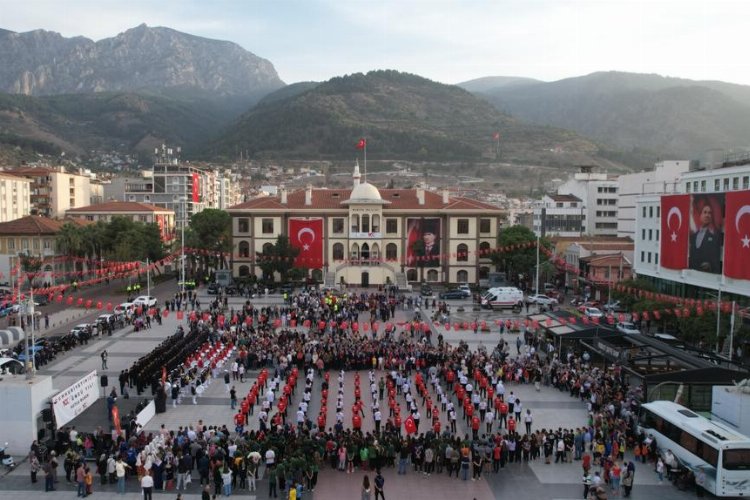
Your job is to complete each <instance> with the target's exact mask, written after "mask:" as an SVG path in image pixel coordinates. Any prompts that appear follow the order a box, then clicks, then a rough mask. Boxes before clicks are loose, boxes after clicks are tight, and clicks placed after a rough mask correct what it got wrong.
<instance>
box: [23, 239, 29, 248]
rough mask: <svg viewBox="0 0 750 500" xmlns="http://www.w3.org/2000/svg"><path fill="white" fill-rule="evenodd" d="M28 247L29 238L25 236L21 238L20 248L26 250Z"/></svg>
mask: <svg viewBox="0 0 750 500" xmlns="http://www.w3.org/2000/svg"><path fill="white" fill-rule="evenodd" d="M28 249H29V240H27V239H26V238H24V239H22V240H21V250H28Z"/></svg>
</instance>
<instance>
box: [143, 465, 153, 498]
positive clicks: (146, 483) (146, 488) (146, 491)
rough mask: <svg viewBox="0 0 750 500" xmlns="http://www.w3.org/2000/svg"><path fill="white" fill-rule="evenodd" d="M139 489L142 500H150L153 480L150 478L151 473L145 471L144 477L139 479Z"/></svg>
mask: <svg viewBox="0 0 750 500" xmlns="http://www.w3.org/2000/svg"><path fill="white" fill-rule="evenodd" d="M141 489H142V490H143V500H152V498H153V497H152V493H153V491H154V478H153V477H151V471H146V475H144V476H143V477H142V478H141Z"/></svg>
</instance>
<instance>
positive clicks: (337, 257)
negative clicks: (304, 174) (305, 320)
mask: <svg viewBox="0 0 750 500" xmlns="http://www.w3.org/2000/svg"><path fill="white" fill-rule="evenodd" d="M228 212H229V213H230V215H231V216H232V231H233V241H234V251H233V262H232V269H233V272H234V276H236V277H247V276H249V275H255V276H258V277H261V276H262V271H261V269H260V267H259V266H258V264H257V259H256V254H258V253H262V252H263V249H264V247H268V246H269V245H273V244H274V243H275V242H276V240H277V237H278V236H280V235H283V236H288V237H289V239H290V242H291V243H292V245H294V246H296V247H298V248H300V249H301V253H300V256H299V257H298V259H299V261H298V263H297V264H298V265H301V266H304V267H307V268H308V269H310V275H311V276H312V277H313V278H317V279H322V280H323V281H324V283H325V284H326V285H328V286H333V285H335V284H340V283H346V284H352V285H358V286H368V285H382V284H387V283H393V284H398V285H399V286H406V285H407V283H419V282H421V281H426V282H447V283H462V282H466V283H475V282H478V280H479V279H482V278H483V277H484V279H486V278H487V275H488V274H489V272H490V271H492V270H493V269H492V264H491V261H490V259H489V250H490V249H492V248H494V247H495V246H496V245H497V243H496V242H497V236H498V226H499V224H500V222H501V220H502V219H503V218H504V216H505V213H504V212H503V211H502V210H500V209H499V208H497V207H495V206H493V205H490V204H487V203H483V202H479V201H475V200H470V199H466V198H460V197H451V196H449V194H448V191H443V193H441V194H439V193H434V192H431V191H427V190H425V189H421V188H417V189H383V190H378V189H377V188H376V187H375V186H373V185H372V184H369V183H367V182H360V174H359V167H358V166H357V167H355V171H354V175H353V186H352V188H351V189H313V188H312V187H310V186H308V187H307V188H306V189H304V190H299V191H295V192H287V191H286V190H285V189H283V188H282V189H281V190H280V192H279V195H278V196H266V197H260V198H255V199H253V200H250V201H248V202H246V203H242V204H240V205H236V206H234V207H232V208H230V209H229V210H228Z"/></svg>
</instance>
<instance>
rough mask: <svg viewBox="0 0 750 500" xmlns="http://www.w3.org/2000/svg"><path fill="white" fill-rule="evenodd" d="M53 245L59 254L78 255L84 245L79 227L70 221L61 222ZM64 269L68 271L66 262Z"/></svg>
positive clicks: (80, 253)
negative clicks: (61, 224)
mask: <svg viewBox="0 0 750 500" xmlns="http://www.w3.org/2000/svg"><path fill="white" fill-rule="evenodd" d="M55 247H56V249H57V253H58V254H60V255H68V256H71V257H80V256H81V255H82V253H83V247H84V243H83V234H82V232H81V227H80V226H78V225H76V224H74V223H72V222H66V223H65V224H63V226H62V227H61V228H60V231H59V232H58V233H57V237H56V238H55ZM74 266H75V264H74ZM65 270H66V271H70V269H69V268H68V262H66V263H65Z"/></svg>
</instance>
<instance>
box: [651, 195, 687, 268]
mask: <svg viewBox="0 0 750 500" xmlns="http://www.w3.org/2000/svg"><path fill="white" fill-rule="evenodd" d="M689 239H690V195H689V194H677V195H670V196H662V197H661V256H660V259H659V263H660V264H661V267H665V268H667V269H685V268H687V267H688V242H689Z"/></svg>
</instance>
